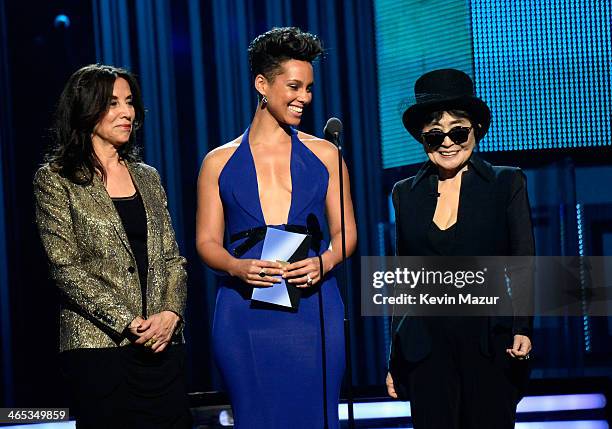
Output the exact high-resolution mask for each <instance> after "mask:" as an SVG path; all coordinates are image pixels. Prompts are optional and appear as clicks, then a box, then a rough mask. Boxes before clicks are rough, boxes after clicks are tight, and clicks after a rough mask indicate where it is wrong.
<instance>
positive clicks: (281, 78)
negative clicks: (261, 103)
mask: <svg viewBox="0 0 612 429" xmlns="http://www.w3.org/2000/svg"><path fill="white" fill-rule="evenodd" d="M281 69H282V70H281V72H280V73H279V74H277V75H275V76H274V77H273V78H272V79H271V80H268V79H266V78H265V77H264V76H263V75H257V77H256V78H255V87H256V88H257V90H258V91H259V93H260V94H261V95H264V96H265V97H266V98H267V99H268V102H267V103H266V104H265V108H266V109H267V110H268V112H269V113H270V114H271V115H272V116H273V117H274V118H275V119H276V120H277V121H278V122H279V123H281V124H286V125H290V126H297V125H299V124H300V122H301V120H302V113H303V110H304V108H305V107H306V106H307V105H308V104H310V102H311V101H312V92H311V91H312V85H313V71H312V64H310V63H309V62H308V61H300V60H287V61H285V62H283V63H282V65H281Z"/></svg>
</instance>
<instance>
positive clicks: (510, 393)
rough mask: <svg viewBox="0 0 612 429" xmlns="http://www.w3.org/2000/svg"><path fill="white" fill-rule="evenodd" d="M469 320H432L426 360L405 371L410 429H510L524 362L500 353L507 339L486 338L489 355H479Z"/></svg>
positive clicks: (503, 336) (524, 373) (476, 336)
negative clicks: (430, 341)
mask: <svg viewBox="0 0 612 429" xmlns="http://www.w3.org/2000/svg"><path fill="white" fill-rule="evenodd" d="M473 322H475V320H470V318H442V317H432V318H430V319H429V320H428V321H427V327H428V329H429V330H430V333H431V338H432V347H431V353H430V354H429V356H428V357H426V358H425V359H423V360H422V361H420V362H417V363H415V364H410V365H411V366H410V367H409V368H408V377H407V381H408V391H409V395H410V405H411V411H412V421H413V425H414V428H415V429H512V428H514V422H515V418H516V405H517V404H518V401H519V400H520V398H521V395H522V389H523V387H524V385H525V383H526V379H527V378H528V375H529V370H528V366H527V363H526V361H517V360H515V359H513V358H511V357H510V356H508V355H507V354H506V352H505V349H506V348H507V347H510V346H511V343H510V341H511V340H512V338H511V336H510V335H509V334H508V333H506V334H500V335H494V336H493V337H492V348H493V352H494V355H493V356H492V357H487V356H485V355H484V354H483V353H482V351H481V349H480V338H479V332H480V331H479V330H478V329H477V324H476V323H473Z"/></svg>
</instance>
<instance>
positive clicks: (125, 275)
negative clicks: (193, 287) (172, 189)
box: [34, 163, 187, 351]
mask: <svg viewBox="0 0 612 429" xmlns="http://www.w3.org/2000/svg"><path fill="white" fill-rule="evenodd" d="M127 165H128V169H129V171H130V174H131V175H132V180H133V181H134V185H135V186H136V188H137V189H138V192H139V193H140V195H141V197H142V201H143V204H144V207H145V212H146V215H147V253H148V260H149V271H148V275H147V313H148V314H149V315H151V314H155V313H158V312H160V311H164V310H170V311H174V312H175V313H177V314H178V315H180V316H181V318H183V313H184V309H185V299H186V295H187V273H186V271H185V264H186V262H187V261H186V260H185V258H183V257H182V256H180V254H179V250H178V246H177V244H176V240H175V237H174V230H173V228H172V224H171V222H170V215H169V213H168V209H167V200H166V193H165V191H164V189H163V187H162V184H161V181H160V178H159V174H158V173H157V171H156V170H155V169H154V168H153V167H150V166H148V165H146V164H142V163H128V164H127ZM34 194H35V200H36V221H37V224H38V229H39V232H40V236H41V240H42V243H43V246H44V248H45V251H46V253H47V256H48V258H49V263H50V272H51V277H52V278H53V279H54V280H55V283H56V284H57V286H58V287H59V289H60V291H61V296H62V299H61V310H60V344H59V347H60V351H64V350H70V349H75V348H100V347H114V346H118V345H126V344H129V340H128V339H127V338H126V337H125V335H124V330H125V328H126V327H127V326H128V325H129V323H130V322H131V321H132V320H133V319H134V318H135V317H136V316H139V315H141V313H142V298H141V289H140V281H139V278H138V270H137V269H135V267H136V260H135V258H134V255H133V253H132V250H131V249H130V245H129V241H128V238H127V235H126V233H125V230H124V228H123V224H122V223H121V219H120V218H119V214H118V213H117V211H116V209H115V207H114V205H113V202H112V200H111V198H110V196H109V195H108V193H107V192H106V189H105V187H104V184H103V183H102V181H101V180H100V179H99V178H98V177H97V176H96V177H94V180H93V181H92V183H91V184H90V185H78V184H75V183H73V182H72V181H70V180H69V179H67V178H64V177H61V176H60V175H59V174H58V173H56V172H53V171H52V170H51V168H50V167H49V166H48V165H45V166H43V167H41V168H40V169H39V170H38V171H37V172H36V175H35V177H34ZM181 330H182V323H181V324H180V327H179V328H178V329H177V332H176V334H175V338H179V339H180V338H182V332H181Z"/></svg>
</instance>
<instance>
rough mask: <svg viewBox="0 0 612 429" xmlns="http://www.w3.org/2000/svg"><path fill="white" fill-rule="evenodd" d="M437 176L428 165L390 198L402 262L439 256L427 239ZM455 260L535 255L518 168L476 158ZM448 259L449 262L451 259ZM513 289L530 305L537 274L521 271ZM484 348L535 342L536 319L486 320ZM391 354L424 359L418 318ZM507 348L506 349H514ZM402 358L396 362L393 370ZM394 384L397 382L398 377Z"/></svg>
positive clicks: (425, 341) (400, 331) (426, 346)
mask: <svg viewBox="0 0 612 429" xmlns="http://www.w3.org/2000/svg"><path fill="white" fill-rule="evenodd" d="M437 173H438V170H437V167H436V166H435V165H433V164H432V163H431V162H430V161H428V162H426V163H425V164H424V165H423V167H422V168H421V169H420V170H419V172H418V173H417V175H416V176H414V177H410V178H408V179H404V180H402V181H399V182H397V183H396V184H395V186H394V187H393V192H392V197H393V206H394V208H395V221H396V252H397V255H400V256H429V255H438V253H437V252H436V249H435V248H434V247H433V246H432V244H431V243H430V240H429V239H428V235H427V234H428V231H429V229H430V227H431V223H432V220H433V215H434V212H435V209H436V204H437V196H438V175H437ZM455 228H456V240H455V243H454V244H453V247H452V251H451V253H452V255H456V256H530V255H534V254H535V244H534V238H533V229H532V223H531V213H530V208H529V201H528V197H527V186H526V178H525V175H524V173H523V172H522V171H521V170H520V169H519V168H515V167H497V166H492V165H491V164H489V163H488V162H486V161H484V160H482V159H480V158H478V157H477V156H476V155H472V157H471V158H470V160H469V167H468V170H467V171H466V172H465V173H464V176H463V178H462V182H461V194H460V197H459V209H458V213H457V225H456V227H455ZM452 255H448V256H452ZM512 284H517V285H520V289H521V291H520V292H521V293H517V294H515V293H514V290H513V293H512V295H513V296H512V301H513V302H514V300H515V299H520V298H521V296H522V298H523V299H528V300H531V301H532V295H533V270H531V269H526V270H517V272H516V273H515V275H512ZM481 319H482V324H481V334H480V340H481V341H480V346H481V351H482V353H483V354H485V355H491V354H492V353H493V350H491V347H490V345H491V344H492V342H491V341H490V336H491V335H492V333H493V332H495V333H496V334H498V333H499V332H505V333H506V335H507V337H508V341H509V342H510V344H511V341H512V335H514V334H522V335H527V336H531V327H532V319H533V318H532V317H526V316H515V317H514V318H513V317H505V318H501V317H499V318H493V317H483V318H481ZM397 342H399V344H394V346H395V347H392V354H393V353H396V354H401V357H399V361H401V360H406V361H408V362H416V361H419V360H421V359H423V358H425V357H426V356H427V355H428V353H429V351H430V346H431V339H430V337H429V333H428V330H427V327H426V324H425V323H424V320H423V318H420V317H406V318H404V319H403V320H402V321H401V323H400V324H399V326H398V328H397V330H396V332H395V335H394V343H397ZM510 344H508V345H510ZM397 359H398V356H395V357H394V356H392V359H391V362H390V370H392V373H393V368H392V366H393V362H394V361H395V362H398V360H397ZM394 378H395V377H394Z"/></svg>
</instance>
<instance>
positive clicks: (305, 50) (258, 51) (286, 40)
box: [249, 27, 323, 81]
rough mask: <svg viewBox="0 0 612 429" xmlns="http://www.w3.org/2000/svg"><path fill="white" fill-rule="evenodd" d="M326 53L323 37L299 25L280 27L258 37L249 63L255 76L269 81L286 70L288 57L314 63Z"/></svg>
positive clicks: (252, 43) (251, 44) (252, 44)
mask: <svg viewBox="0 0 612 429" xmlns="http://www.w3.org/2000/svg"><path fill="white" fill-rule="evenodd" d="M322 53H323V45H322V43H321V40H320V39H319V38H318V37H317V36H315V35H314V34H311V33H304V32H302V30H300V29H299V28H297V27H276V28H273V29H272V30H269V31H266V32H265V33H263V34H260V35H259V36H257V37H256V38H255V39H253V41H252V42H251V43H250V44H249V65H250V67H251V73H252V75H253V77H255V76H257V75H260V74H261V75H263V76H264V77H265V78H266V79H268V80H269V81H273V80H274V78H275V77H276V76H277V75H279V74H280V73H281V72H282V64H283V63H284V62H285V61H287V60H300V61H308V62H309V63H312V62H313V61H314V60H316V59H317V58H318V57H319V56H320V55H321V54H322Z"/></svg>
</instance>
